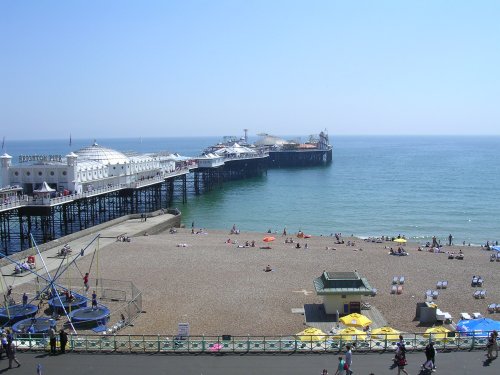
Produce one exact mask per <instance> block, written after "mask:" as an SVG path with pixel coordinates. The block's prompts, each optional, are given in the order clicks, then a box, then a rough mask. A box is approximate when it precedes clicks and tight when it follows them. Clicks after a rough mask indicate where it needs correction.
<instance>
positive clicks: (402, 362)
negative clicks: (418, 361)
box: [398, 357, 408, 366]
mask: <svg viewBox="0 0 500 375" xmlns="http://www.w3.org/2000/svg"><path fill="white" fill-rule="evenodd" d="M407 364H408V361H407V360H406V358H404V357H403V358H399V359H398V366H406V365H407Z"/></svg>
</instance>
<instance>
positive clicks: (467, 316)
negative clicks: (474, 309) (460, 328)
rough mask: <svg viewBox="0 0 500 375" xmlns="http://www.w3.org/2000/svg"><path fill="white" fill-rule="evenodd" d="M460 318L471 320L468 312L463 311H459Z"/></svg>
mask: <svg viewBox="0 0 500 375" xmlns="http://www.w3.org/2000/svg"><path fill="white" fill-rule="evenodd" d="M460 319H462V320H471V319H472V317H471V316H470V315H469V313H466V312H463V313H460Z"/></svg>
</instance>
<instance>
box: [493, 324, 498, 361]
mask: <svg viewBox="0 0 500 375" xmlns="http://www.w3.org/2000/svg"><path fill="white" fill-rule="evenodd" d="M493 333H494V334H495V341H493V350H494V351H495V358H497V357H498V332H497V331H493Z"/></svg>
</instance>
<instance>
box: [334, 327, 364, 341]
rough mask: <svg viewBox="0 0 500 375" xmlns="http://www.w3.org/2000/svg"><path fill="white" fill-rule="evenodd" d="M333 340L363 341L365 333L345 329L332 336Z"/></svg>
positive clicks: (355, 329) (350, 328) (353, 329)
mask: <svg viewBox="0 0 500 375" xmlns="http://www.w3.org/2000/svg"><path fill="white" fill-rule="evenodd" d="M333 338H334V339H337V340H365V339H366V333H365V332H363V331H361V330H359V329H357V328H354V327H347V328H344V329H341V330H340V331H338V332H337V333H336V334H335V335H333Z"/></svg>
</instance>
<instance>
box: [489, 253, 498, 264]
mask: <svg viewBox="0 0 500 375" xmlns="http://www.w3.org/2000/svg"><path fill="white" fill-rule="evenodd" d="M496 258H497V256H496V255H495V254H491V255H490V262H494V261H495V259H496Z"/></svg>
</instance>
